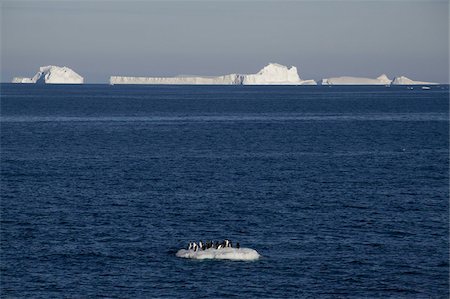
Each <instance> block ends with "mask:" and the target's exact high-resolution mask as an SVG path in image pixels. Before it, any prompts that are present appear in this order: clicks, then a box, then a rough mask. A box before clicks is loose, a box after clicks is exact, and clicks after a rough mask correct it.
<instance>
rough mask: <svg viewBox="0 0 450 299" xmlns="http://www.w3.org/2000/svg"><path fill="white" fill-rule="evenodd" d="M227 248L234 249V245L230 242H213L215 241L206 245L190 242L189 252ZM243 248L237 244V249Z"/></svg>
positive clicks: (207, 242)
mask: <svg viewBox="0 0 450 299" xmlns="http://www.w3.org/2000/svg"><path fill="white" fill-rule="evenodd" d="M226 247H233V244H232V243H231V241H230V240H224V241H222V242H217V241H215V242H213V241H206V243H203V242H202V241H200V242H198V244H197V243H195V242H190V243H189V244H188V246H187V250H194V251H197V250H206V249H209V248H214V249H222V248H226ZM240 247H241V246H240V245H239V242H236V247H235V248H240Z"/></svg>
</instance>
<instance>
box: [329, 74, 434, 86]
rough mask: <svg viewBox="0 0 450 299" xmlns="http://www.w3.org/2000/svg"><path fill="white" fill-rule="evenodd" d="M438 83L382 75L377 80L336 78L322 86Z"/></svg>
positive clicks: (330, 79)
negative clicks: (390, 77)
mask: <svg viewBox="0 0 450 299" xmlns="http://www.w3.org/2000/svg"><path fill="white" fill-rule="evenodd" d="M432 84H438V83H432V82H423V81H414V80H411V79H409V78H407V77H405V76H400V77H395V78H394V80H391V79H389V78H388V77H387V76H386V75H384V74H383V75H381V76H379V77H377V78H375V79H372V78H364V77H334V78H327V79H322V85H432Z"/></svg>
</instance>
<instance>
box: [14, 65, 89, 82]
mask: <svg viewBox="0 0 450 299" xmlns="http://www.w3.org/2000/svg"><path fill="white" fill-rule="evenodd" d="M12 83H46V84H83V83H84V78H83V77H81V76H80V75H79V74H77V73H76V72H75V71H73V70H72V69H70V68H68V67H66V66H64V67H59V66H54V65H48V66H42V67H40V68H39V71H38V72H37V73H36V75H34V77H33V78H25V77H14V78H13V80H12Z"/></svg>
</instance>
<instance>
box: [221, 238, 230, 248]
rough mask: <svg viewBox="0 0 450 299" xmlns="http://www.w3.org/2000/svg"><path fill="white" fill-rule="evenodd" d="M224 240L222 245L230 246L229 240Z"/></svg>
mask: <svg viewBox="0 0 450 299" xmlns="http://www.w3.org/2000/svg"><path fill="white" fill-rule="evenodd" d="M223 242H224V247H230V241H228V240H227V239H225V241H223Z"/></svg>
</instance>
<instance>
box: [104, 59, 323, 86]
mask: <svg viewBox="0 0 450 299" xmlns="http://www.w3.org/2000/svg"><path fill="white" fill-rule="evenodd" d="M109 82H110V84H112V85H114V84H205V85H209V84H216V85H269V84H273V85H316V84H317V83H316V82H315V81H314V80H301V79H300V77H299V76H298V73H297V68H296V67H295V66H291V67H290V68H288V67H286V66H284V65H281V64H277V63H270V64H268V65H267V66H265V67H264V68H263V69H262V70H260V71H259V72H258V73H256V74H249V75H243V74H229V75H224V76H215V77H201V76H177V77H123V76H111V77H110V80H109Z"/></svg>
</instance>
